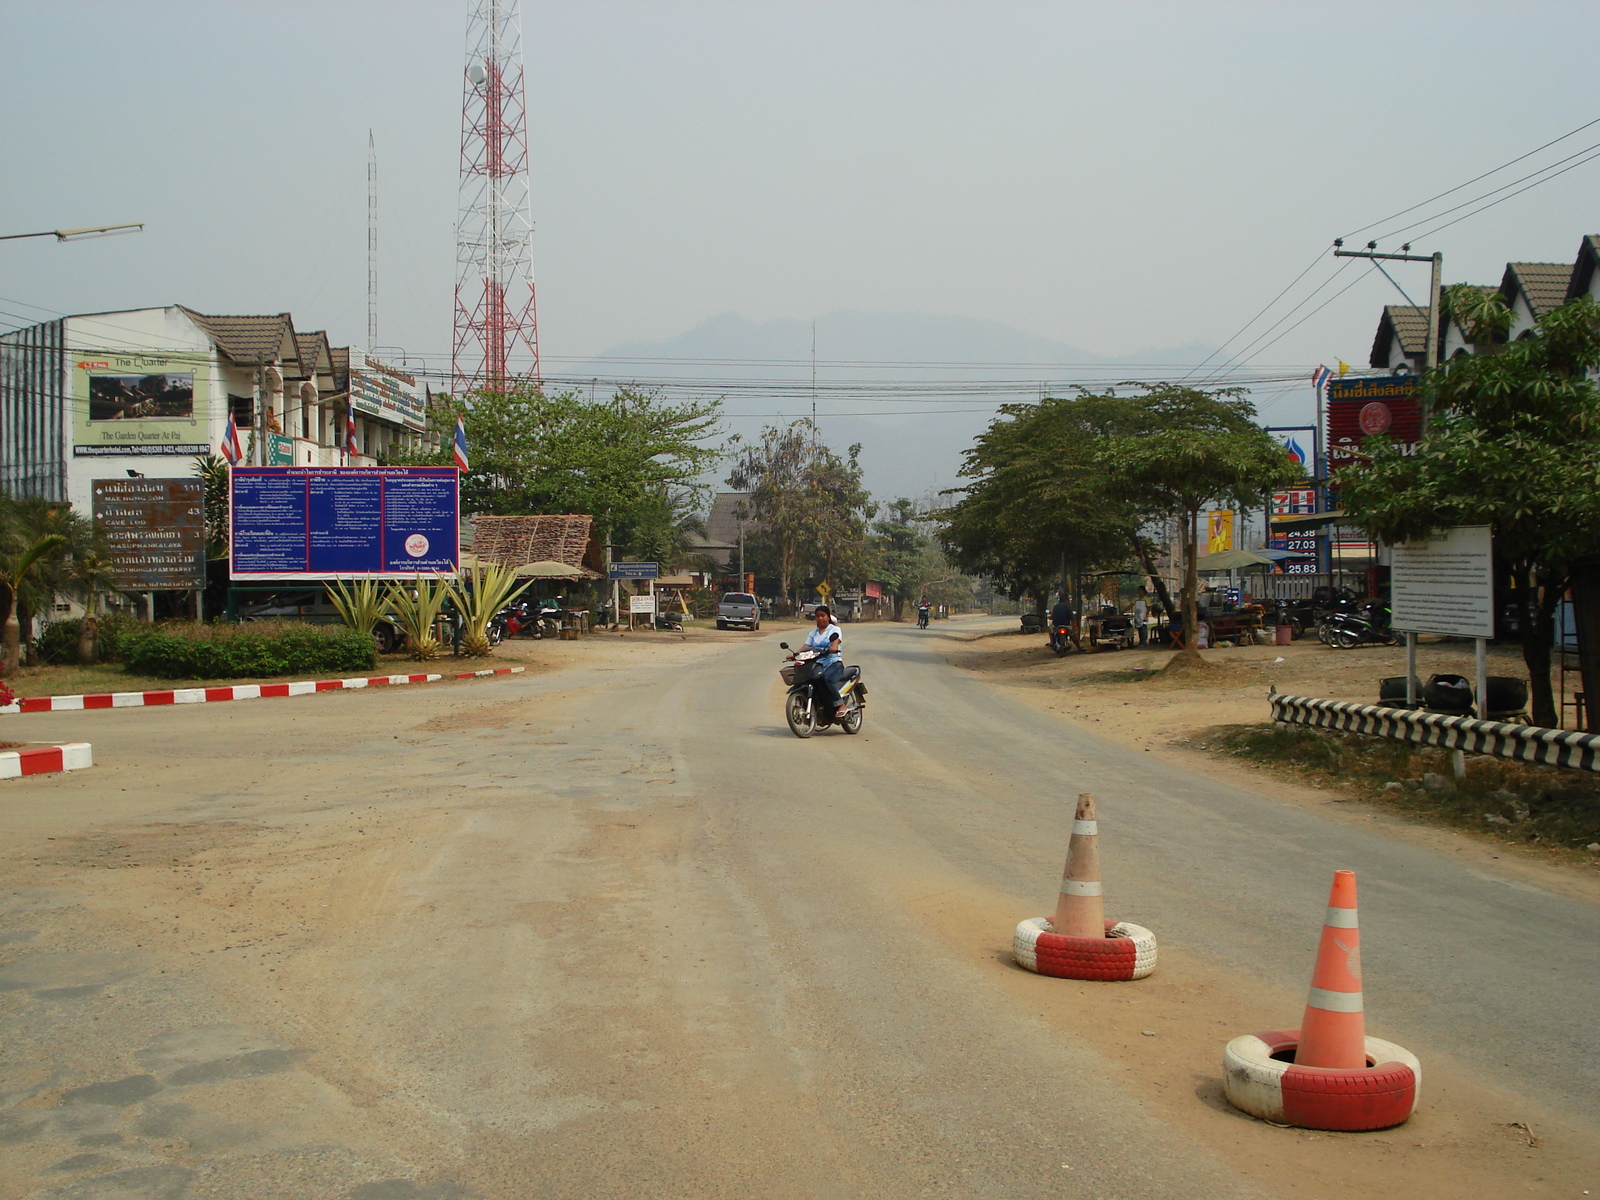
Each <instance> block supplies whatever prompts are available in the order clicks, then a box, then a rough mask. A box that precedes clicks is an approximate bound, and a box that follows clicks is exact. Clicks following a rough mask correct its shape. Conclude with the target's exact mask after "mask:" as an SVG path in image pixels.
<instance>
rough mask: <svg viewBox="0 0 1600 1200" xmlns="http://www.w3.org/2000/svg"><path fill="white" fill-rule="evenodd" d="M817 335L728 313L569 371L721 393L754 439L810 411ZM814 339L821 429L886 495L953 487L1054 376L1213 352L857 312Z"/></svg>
mask: <svg viewBox="0 0 1600 1200" xmlns="http://www.w3.org/2000/svg"><path fill="white" fill-rule="evenodd" d="M811 337H812V327H811V322H810V321H803V320H788V319H785V320H775V321H759V322H758V321H748V320H746V319H745V318H743V317H741V316H739V315H738V314H736V313H724V314H722V315H720V316H715V317H711V318H709V319H708V320H705V321H702V322H701V323H700V324H698V325H696V326H695V327H694V328H692V329H689V330H687V331H685V332H683V333H681V334H678V335H676V336H675V337H670V338H664V339H662V340H660V341H638V342H627V343H624V344H622V345H619V346H613V347H612V348H611V349H609V350H607V351H605V352H604V353H602V354H600V355H598V356H597V357H595V358H594V359H592V360H590V361H589V362H587V363H585V364H583V365H581V366H578V367H575V368H573V369H572V370H571V373H570V375H569V374H568V373H567V372H565V371H564V372H562V376H563V377H564V378H565V379H568V380H570V381H572V382H577V381H579V380H581V381H584V382H587V381H588V380H589V379H591V378H595V377H598V378H600V379H602V380H612V381H615V380H636V381H638V382H639V383H641V384H648V383H650V382H661V383H663V384H665V385H667V387H668V390H669V391H670V392H672V393H674V394H683V393H685V392H690V393H694V394H699V395H720V396H722V397H723V398H724V400H725V405H724V407H725V409H726V411H727V413H728V420H727V425H728V428H729V431H730V432H735V433H740V434H742V435H744V436H745V437H747V438H748V437H751V436H755V435H758V434H759V433H760V430H761V426H762V425H763V424H770V423H772V422H773V421H774V420H777V419H779V418H783V419H790V420H792V419H794V418H796V417H800V416H809V415H810V413H811V405H812V391H811V378H812V366H811V362H812V358H811ZM816 347H817V349H816V379H817V391H816V411H817V421H818V424H819V425H820V426H821V429H822V434H823V437H824V438H825V439H826V440H827V441H828V443H829V444H830V445H832V446H834V447H835V448H836V449H840V450H842V449H843V448H844V447H846V446H848V445H850V444H851V443H854V442H860V443H861V445H862V452H861V461H862V464H863V467H864V470H865V474H866V481H867V485H868V486H869V487H870V488H871V489H872V491H873V493H874V495H877V496H879V497H881V498H884V499H890V498H893V497H894V496H913V497H922V496H925V495H928V494H929V493H931V491H933V490H934V489H936V488H948V487H953V486H956V485H957V484H958V483H959V480H958V479H957V471H958V470H959V469H960V464H961V452H962V451H963V450H965V449H966V448H967V447H968V446H970V445H971V444H972V439H973V438H974V437H975V436H976V435H977V434H978V433H980V432H981V431H982V430H983V428H984V427H985V426H986V425H987V424H988V423H989V421H990V420H991V419H992V418H993V416H994V412H995V409H996V408H997V406H998V405H1000V404H1005V403H1012V402H1016V401H1019V400H1026V399H1032V398H1036V397H1037V396H1038V395H1039V394H1040V392H1041V391H1042V390H1043V389H1044V388H1046V387H1048V388H1050V389H1051V390H1053V391H1061V390H1064V389H1065V388H1067V387H1068V386H1070V385H1071V384H1073V383H1082V384H1088V385H1091V386H1093V385H1101V384H1107V383H1115V382H1119V381H1121V380H1124V379H1129V378H1138V377H1140V376H1141V375H1145V374H1151V375H1169V376H1170V374H1171V372H1172V368H1173V367H1174V366H1179V367H1187V366H1190V365H1193V364H1196V363H1199V362H1200V361H1201V360H1203V359H1204V358H1205V357H1206V356H1207V355H1208V354H1209V353H1210V352H1211V347H1209V346H1203V345H1198V344H1191V345H1187V346H1178V347H1174V348H1170V349H1152V350H1146V351H1142V352H1140V353H1138V354H1132V355H1126V356H1121V357H1119V356H1114V355H1104V354H1095V353H1092V352H1090V351H1087V350H1082V349H1079V348H1078V347H1076V346H1071V345H1068V344H1067V343H1065V342H1058V341H1055V340H1054V339H1052V338H1046V337H1040V336H1038V335H1037V334H1031V333H1025V332H1024V331H1022V330H1020V329H1014V328H1012V327H1010V326H1008V325H1002V324H1000V323H999V322H997V321H986V320H981V319H978V318H974V317H959V316H943V315H936V314H925V313H881V312H855V311H840V312H832V313H828V314H827V315H826V316H821V317H818V318H817V322H816ZM551 382H555V380H551Z"/></svg>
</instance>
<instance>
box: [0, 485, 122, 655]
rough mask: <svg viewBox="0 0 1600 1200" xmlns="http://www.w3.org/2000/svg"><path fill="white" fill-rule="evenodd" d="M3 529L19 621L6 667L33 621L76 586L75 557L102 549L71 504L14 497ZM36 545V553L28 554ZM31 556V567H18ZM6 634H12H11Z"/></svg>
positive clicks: (0, 538) (0, 552)
mask: <svg viewBox="0 0 1600 1200" xmlns="http://www.w3.org/2000/svg"><path fill="white" fill-rule="evenodd" d="M6 510H7V511H6V514H5V517H4V518H3V521H0V523H3V525H4V531H3V533H0V542H3V543H4V544H3V548H0V564H3V563H4V562H6V561H9V563H10V565H11V567H12V570H11V572H10V574H11V575H12V579H11V583H10V588H11V607H12V610H13V611H12V613H11V619H13V620H15V621H16V623H17V629H16V632H15V635H14V636H15V637H16V640H17V647H18V648H17V650H16V652H13V651H12V650H11V649H10V648H9V646H10V643H9V642H8V643H7V647H8V648H7V650H6V662H7V663H8V667H7V669H8V670H9V669H14V668H15V666H16V663H17V662H19V661H20V660H21V647H22V646H24V645H26V644H27V643H29V642H30V641H31V640H32V637H33V620H34V617H35V616H37V615H38V614H39V613H43V612H48V611H49V610H50V606H51V604H53V603H54V602H55V598H56V597H57V596H58V595H60V594H62V593H63V592H69V591H71V590H72V580H71V578H70V571H71V565H72V561H73V559H75V558H77V557H79V556H81V555H83V554H87V553H90V552H91V551H103V547H102V546H101V545H100V543H99V540H98V538H97V536H96V533H95V529H94V526H93V524H91V523H90V522H89V521H88V520H87V519H86V518H84V517H83V516H81V515H79V514H78V513H76V512H74V511H73V509H72V507H71V506H70V505H68V504H61V503H53V502H51V501H49V500H39V499H27V500H13V501H11V502H10V503H9V504H7V506H6ZM35 548H37V549H38V553H36V554H32V555H30V553H29V552H30V551H31V550H33V549H35ZM24 558H27V560H28V561H27V569H26V570H23V571H17V570H16V569H15V568H16V567H18V566H20V565H21V564H22V562H23V559H24ZM7 636H8V637H10V636H13V635H11V634H10V633H9V631H8V634H7Z"/></svg>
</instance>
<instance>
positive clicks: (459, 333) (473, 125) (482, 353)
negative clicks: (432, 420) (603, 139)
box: [451, 0, 539, 392]
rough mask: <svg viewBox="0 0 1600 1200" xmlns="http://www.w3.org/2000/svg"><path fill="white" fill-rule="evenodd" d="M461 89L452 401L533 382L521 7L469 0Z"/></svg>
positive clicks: (535, 361) (508, 0) (510, 1)
mask: <svg viewBox="0 0 1600 1200" xmlns="http://www.w3.org/2000/svg"><path fill="white" fill-rule="evenodd" d="M463 80H464V92H463V97H462V103H461V211H460V214H459V216H457V218H456V329H455V341H454V345H453V347H452V352H451V373H452V375H453V376H454V384H455V388H456V390H457V391H458V392H461V391H465V390H467V389H468V388H473V387H493V388H500V387H504V386H506V384H507V383H508V382H509V381H511V380H513V379H516V378H518V377H519V376H520V377H525V378H528V379H531V380H533V381H534V382H538V380H539V327H538V319H537V317H536V315H535V312H534V304H533V267H532V262H531V243H532V240H533V219H532V217H531V216H530V215H529V210H528V199H529V193H528V123H527V109H526V105H525V103H524V100H523V94H522V26H521V21H520V19H519V17H518V14H517V0H472V16H471V18H470V19H469V21H468V24H467V62H466V66H465V68H464V74H463Z"/></svg>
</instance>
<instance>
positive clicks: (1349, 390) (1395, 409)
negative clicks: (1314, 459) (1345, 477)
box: [1328, 375, 1422, 471]
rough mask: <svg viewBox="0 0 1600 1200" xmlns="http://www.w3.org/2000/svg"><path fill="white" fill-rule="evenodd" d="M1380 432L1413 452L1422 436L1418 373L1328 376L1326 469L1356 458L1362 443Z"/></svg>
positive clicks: (1338, 466) (1333, 469)
mask: <svg viewBox="0 0 1600 1200" xmlns="http://www.w3.org/2000/svg"><path fill="white" fill-rule="evenodd" d="M1380 433H1382V434H1387V435H1388V436H1389V437H1391V438H1393V439H1394V440H1395V441H1397V442H1399V443H1400V445H1401V446H1402V447H1403V448H1404V452H1405V453H1407V454H1410V453H1413V452H1415V449H1416V445H1417V442H1418V440H1419V439H1420V438H1421V437H1422V406H1421V404H1420V403H1418V401H1417V377H1416V376H1415V375H1381V376H1378V377H1376V378H1370V377H1369V378H1365V379H1353V378H1345V379H1339V378H1334V379H1330V380H1328V468H1329V470H1332V471H1337V470H1338V469H1339V468H1340V467H1342V466H1345V465H1346V464H1348V463H1352V462H1354V461H1356V459H1357V458H1359V457H1360V450H1361V443H1362V442H1363V441H1365V440H1366V439H1367V438H1369V437H1373V436H1375V435H1376V434H1380Z"/></svg>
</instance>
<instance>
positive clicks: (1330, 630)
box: [1317, 600, 1402, 650]
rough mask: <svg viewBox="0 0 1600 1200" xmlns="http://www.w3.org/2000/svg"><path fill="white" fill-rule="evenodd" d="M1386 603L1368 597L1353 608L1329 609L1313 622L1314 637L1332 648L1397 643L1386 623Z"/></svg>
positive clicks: (1399, 638)
mask: <svg viewBox="0 0 1600 1200" xmlns="http://www.w3.org/2000/svg"><path fill="white" fill-rule="evenodd" d="M1389 619H1390V612H1389V606H1388V605H1387V604H1383V603H1380V602H1379V601H1376V600H1374V601H1371V602H1370V603H1368V604H1365V605H1363V606H1362V607H1361V608H1360V609H1359V610H1357V611H1355V612H1335V613H1330V614H1329V615H1328V616H1327V617H1325V618H1324V619H1323V620H1322V621H1321V622H1319V623H1318V625H1317V637H1318V638H1320V639H1321V640H1322V641H1323V642H1325V643H1326V644H1327V645H1329V646H1332V647H1333V648H1334V649H1335V650H1354V649H1355V648H1356V647H1357V646H1398V645H1399V644H1400V642H1401V640H1402V639H1401V637H1400V635H1399V634H1398V633H1396V632H1395V631H1394V630H1393V629H1391V628H1390V627H1389Z"/></svg>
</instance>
